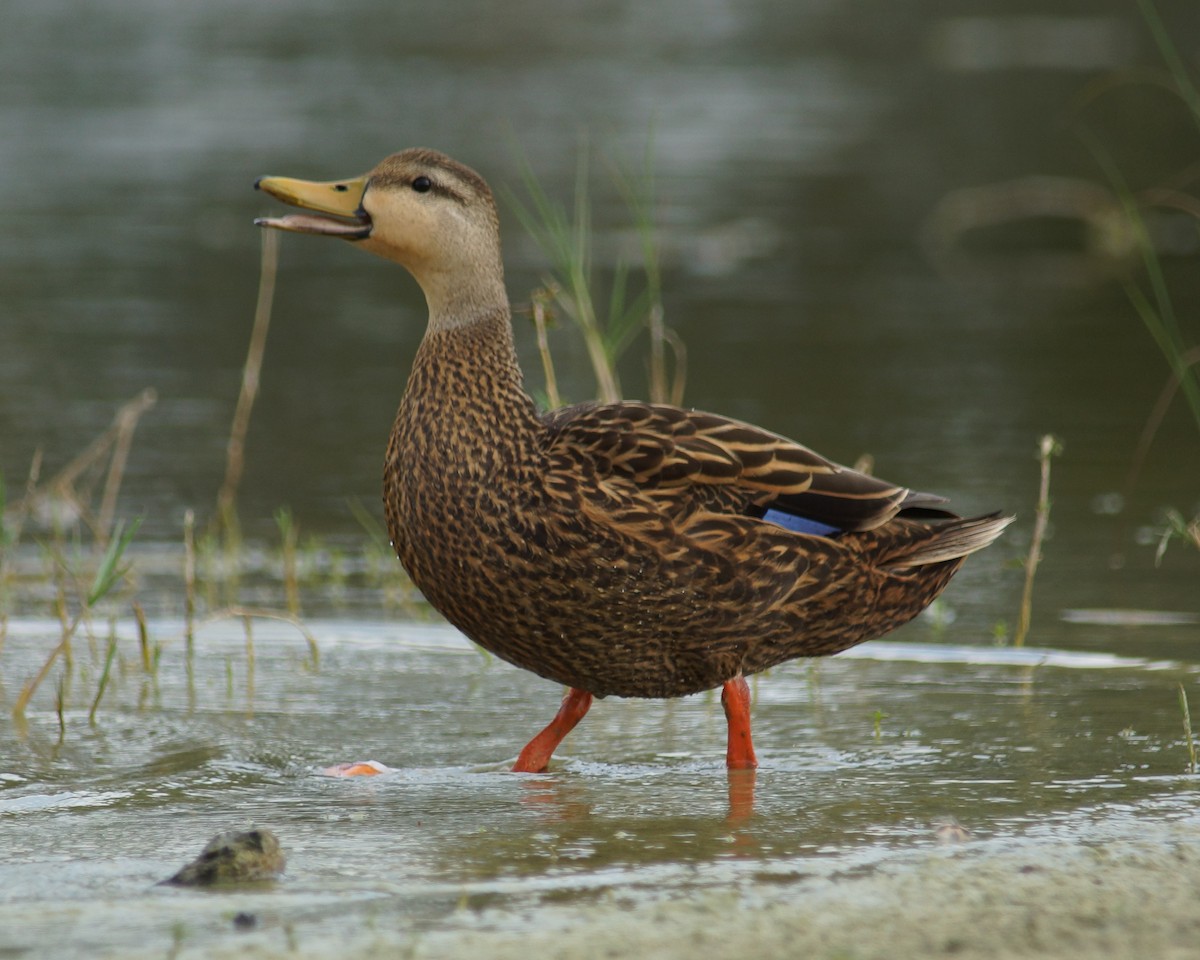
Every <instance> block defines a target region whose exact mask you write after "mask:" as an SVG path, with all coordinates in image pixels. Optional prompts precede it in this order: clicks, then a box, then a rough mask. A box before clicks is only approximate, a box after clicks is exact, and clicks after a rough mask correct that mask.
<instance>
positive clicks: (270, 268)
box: [217, 230, 279, 532]
mask: <svg viewBox="0 0 1200 960" xmlns="http://www.w3.org/2000/svg"><path fill="white" fill-rule="evenodd" d="M262 241H263V242H262V260H261V266H260V272H259V281H258V301H257V303H256V304H255V307H254V327H253V329H252V330H251V332H250V345H249V347H248V348H247V350H246V363H245V366H244V367H243V368H242V389H241V392H240V393H239V394H238V400H237V406H236V408H235V409H234V413H233V424H232V425H231V427H230V429H229V443H228V446H227V447H226V456H225V479H224V481H223V482H222V484H221V490H220V492H219V493H218V494H217V519H218V522H219V523H220V524H221V525H222V526H223V527H224V529H225V530H226V532H228V531H230V530H231V529H233V528H234V527H235V526H236V509H237V508H236V504H237V491H238V487H239V486H240V485H241V482H242V471H243V469H244V468H245V457H246V432H247V431H248V430H249V428H250V412H251V411H252V410H253V409H254V401H255V399H256V398H257V396H258V385H259V380H260V374H261V371H262V362H263V356H264V354H265V353H266V349H267V331H268V330H269V328H270V326H271V304H272V302H273V301H274V299H275V274H276V271H277V268H278V265H279V233H278V231H275V230H264V231H263V232H262Z"/></svg>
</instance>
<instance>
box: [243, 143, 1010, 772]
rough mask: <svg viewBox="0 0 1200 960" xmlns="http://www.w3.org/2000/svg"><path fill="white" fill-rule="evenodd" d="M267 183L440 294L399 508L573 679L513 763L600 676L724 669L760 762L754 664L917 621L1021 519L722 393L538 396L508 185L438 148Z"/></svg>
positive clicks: (617, 692)
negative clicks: (830, 454) (513, 297)
mask: <svg viewBox="0 0 1200 960" xmlns="http://www.w3.org/2000/svg"><path fill="white" fill-rule="evenodd" d="M256 186H257V187H258V188H259V189H262V190H264V191H266V192H267V193H269V194H271V195H272V196H274V197H276V198H278V199H280V200H282V201H284V202H286V203H288V204H291V205H293V206H295V207H299V208H302V209H304V210H307V211H310V212H306V213H294V214H290V215H287V216H282V217H264V218H261V219H259V220H257V221H256V222H257V223H258V224H259V225H261V226H264V227H275V228H278V229H281V230H290V231H293V232H296V233H311V234H320V235H323V236H332V237H341V238H343V239H345V240H348V241H350V242H352V243H353V244H354V245H355V246H357V247H360V248H361V249H363V250H368V251H370V252H371V253H374V254H378V255H379V256H381V257H384V258H385V259H388V260H393V261H395V262H396V263H399V264H400V265H401V266H403V267H405V268H406V269H407V270H408V271H409V272H410V273H411V274H412V275H413V277H414V278H415V279H416V281H417V282H418V283H419V284H420V286H421V289H422V290H423V291H424V293H425V298H426V301H427V303H428V306H429V322H428V328H427V329H426V332H425V336H424V339H423V340H422V341H421V345H420V348H419V349H418V350H417V354H416V359H415V361H414V363H413V368H412V372H411V374H410V375H409V378H408V385H407V387H406V389H405V391H404V396H403V399H402V400H401V401H400V409H399V412H398V413H397V415H396V421H395V425H394V426H393V428H392V433H391V439H390V442H389V443H388V447H387V455H386V461H385V464H384V481H383V501H384V508H385V513H386V517H387V526H388V531H389V533H390V535H391V538H392V543H393V545H394V546H395V549H396V553H397V555H398V556H399V558H400V560H401V562H402V563H403V565H404V567H405V569H406V570H407V571H408V573H409V574H410V576H411V577H412V580H413V582H414V583H415V584H416V586H417V587H418V588H419V589H420V590H421V592H422V593H423V594H424V595H425V597H426V598H427V599H428V600H429V602H430V603H432V604H433V605H434V606H435V607H436V608H437V609H438V610H440V611H441V612H442V614H444V615H445V617H446V619H447V620H449V621H450V622H451V623H452V624H454V625H455V626H456V627H458V628H459V629H460V630H461V631H462V632H463V633H465V634H466V635H467V636H468V637H470V638H471V639H472V640H474V641H475V642H476V643H478V644H480V645H481V646H482V647H484V648H485V649H487V650H490V651H491V652H492V653H494V654H495V655H496V656H498V657H501V658H502V659H504V660H507V661H508V662H510V663H512V664H515V665H516V666H518V667H523V668H525V669H526V670H531V671H533V672H534V673H536V674H538V675H539V676H542V677H545V678H547V679H549V680H554V681H557V682H558V683H560V684H563V685H565V686H566V687H567V688H569V689H568V693H567V694H566V696H565V697H564V699H563V702H562V705H561V707H560V709H559V711H558V714H557V715H556V716H555V718H554V720H553V721H552V722H551V723H550V724H549V725H548V726H547V727H546V728H545V729H544V730H543V731H542V732H541V733H539V734H538V735H537V736H536V737H534V738H533V740H531V741H530V742H529V744H528V745H527V746H526V747H525V748H524V749H523V750H522V751H521V753H520V755H519V757H518V759H517V762H516V764H515V766H514V767H513V769H514V770H518V771H527V772H532V771H542V770H545V769H546V765H547V763H548V761H549V759H550V756H551V754H552V753H553V752H554V749H555V748H556V747H557V746H558V744H559V743H560V742H561V741H562V739H563V737H565V736H566V735H567V734H568V733H569V732H570V731H571V729H572V728H573V727H574V726H575V724H576V723H578V721H579V720H580V718H582V717H583V715H584V714H585V713H586V712H587V710H588V708H589V707H590V706H591V702H592V698H593V697H605V696H618V697H679V696H684V695H685V694H691V693H696V692H699V691H702V690H708V689H712V688H715V687H718V686H719V687H722V688H723V690H722V695H721V700H722V703H723V705H724V708H725V713H726V717H727V719H728V746H727V753H726V762H727V764H728V766H729V767H730V768H752V767H754V766H755V765H756V764H757V760H756V758H755V754H754V747H753V744H752V742H751V738H750V703H749V690H748V688H747V685H746V680H745V678H746V677H747V676H749V675H750V674H753V673H757V672H759V671H760V670H766V669H767V668H769V667H772V666H775V665H776V664H779V663H783V662H784V661H786V660H791V659H794V658H796V657H811V656H818V655H826V654H833V653H837V652H839V651H841V650H845V649H846V648H847V647H850V646H852V645H854V644H856V643H861V642H862V641H864V640H869V639H871V638H874V637H878V636H880V635H882V634H885V633H887V632H888V631H889V630H892V629H893V628H895V627H897V626H899V625H900V624H902V623H905V622H906V621H908V620H910V619H911V618H912V617H914V616H916V614H917V613H919V612H920V611H921V610H922V609H924V608H925V607H926V606H927V605H928V604H929V603H930V602H931V601H932V600H933V598H934V597H936V596H937V595H938V594H939V593H940V592H941V590H942V589H943V588H944V587H945V586H946V584H947V582H948V581H949V580H950V578H951V577H952V576H953V575H954V573H955V571H957V570H958V568H959V566H960V565H961V564H962V562H963V558H964V557H966V556H967V555H968V554H970V553H973V552H975V551H976V550H979V549H981V548H983V547H985V546H987V545H988V544H989V543H991V542H992V541H993V540H994V539H995V538H996V537H997V536H998V535H999V534H1000V531H1001V530H1002V529H1003V528H1004V527H1005V526H1006V525H1007V524H1008V523H1009V521H1010V520H1011V518H1010V517H1001V516H997V515H991V516H984V517H976V518H972V519H962V518H960V517H958V516H956V515H954V514H952V513H949V512H948V511H946V510H945V509H943V507H942V506H941V504H942V503H943V502H944V501H943V498H941V497H938V496H933V495H930V494H925V493H917V492H915V491H912V490H909V489H906V488H905V487H901V486H897V485H896V484H893V483H888V482H886V481H884V480H880V479H877V478H875V477H872V476H867V475H865V474H863V473H859V472H856V471H854V470H851V469H848V468H846V467H842V466H839V465H837V464H835V463H833V462H831V461H829V460H826V459H825V458H824V457H821V456H819V455H818V454H816V453H814V452H813V451H811V450H809V449H808V448H806V447H803V446H801V445H800V444H798V443H794V442H793V441H791V440H788V439H785V438H784V437H781V436H777V435H776V434H773V433H770V432H768V431H766V430H763V429H760V428H759V427H755V426H751V425H749V424H746V423H740V422H738V421H736V420H731V419H728V418H727V417H722V416H717V415H715V414H711V413H702V412H699V411H696V410H685V409H680V408H678V407H674V406H667V405H664V404H659V403H641V402H636V401H630V402H616V403H582V404H578V405H576V406H571V407H566V408H564V409H559V410H552V411H549V412H541V411H539V410H538V409H537V407H536V405H535V404H534V401H533V400H532V399H531V398H530V396H529V394H528V393H526V391H525V389H524V388H523V386H522V374H521V370H520V368H519V366H518V364H517V357H516V353H515V351H514V347H513V330H512V323H511V318H510V312H509V302H508V294H507V292H506V291H505V286H504V270H503V266H502V262H501V256H500V228H499V219H498V217H497V213H496V206H495V203H494V201H493V199H492V193H491V191H490V190H489V189H488V186H487V184H486V183H485V182H484V180H483V178H482V177H480V176H479V175H478V174H477V173H475V172H474V171H473V170H470V169H468V168H467V167H465V166H463V165H462V164H460V163H457V162H456V161H454V160H451V159H450V158H449V157H446V156H444V155H442V154H440V153H436V152H434V151H431V150H424V149H411V150H405V151H403V152H401V153H397V154H394V155H393V156H390V157H388V158H387V159H386V160H384V161H383V162H382V163H380V164H379V165H378V166H377V167H375V169H373V170H372V171H371V172H370V173H368V174H366V175H364V176H361V177H357V178H355V179H350V180H334V181H327V182H320V183H316V182H310V181H302V180H294V179H290V178H284V177H263V178H262V179H260V180H259V181H258V182H257V184H256Z"/></svg>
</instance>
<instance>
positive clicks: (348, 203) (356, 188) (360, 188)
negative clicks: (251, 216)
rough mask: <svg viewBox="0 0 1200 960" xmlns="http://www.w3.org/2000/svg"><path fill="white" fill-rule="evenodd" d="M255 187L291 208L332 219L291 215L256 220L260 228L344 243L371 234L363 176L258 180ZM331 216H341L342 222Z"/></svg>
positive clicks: (300, 214) (260, 178)
mask: <svg viewBox="0 0 1200 960" xmlns="http://www.w3.org/2000/svg"><path fill="white" fill-rule="evenodd" d="M254 186H255V188H256V189H258V190H262V191H263V192H264V193H269V194H270V195H271V196H273V197H275V198H276V199H278V200H282V201H283V202H284V203H288V204H291V205H292V206H293V207H303V208H304V209H306V210H315V211H317V212H318V213H328V214H333V215H334V216H331V217H322V216H315V215H313V214H307V213H291V214H287V215H286V216H282V217H259V218H258V219H257V220H255V221H254V222H255V223H256V224H257V225H258V226H260V227H274V228H276V229H277V230H289V231H291V232H292V233H316V234H322V235H324V236H330V237H344V238H345V239H347V240H364V239H366V238H367V237H369V236H370V235H371V218H370V217H369V216H368V215H367V212H366V211H365V210H364V209H363V207H362V198H363V194H364V193H365V192H366V189H367V178H366V177H355V178H354V179H351V180H326V181H323V182H316V181H312V180H296V179H294V178H293V177H259V178H258V180H257V181H255V183H254ZM334 217H344V218H345V219H343V220H337V219H334Z"/></svg>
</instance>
